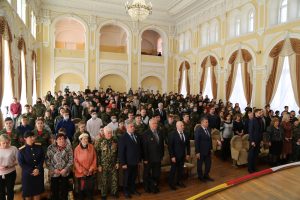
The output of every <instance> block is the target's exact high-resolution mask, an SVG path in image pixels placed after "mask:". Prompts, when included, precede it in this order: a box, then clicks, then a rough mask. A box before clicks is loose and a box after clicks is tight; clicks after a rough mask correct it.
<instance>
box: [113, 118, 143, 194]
mask: <svg viewBox="0 0 300 200" xmlns="http://www.w3.org/2000/svg"><path fill="white" fill-rule="evenodd" d="M126 129H127V132H126V133H125V134H124V135H122V137H121V138H120V139H119V149H118V154H119V159H120V165H121V167H122V169H123V171H124V174H123V187H124V194H125V197H126V198H131V194H137V195H140V193H139V192H138V191H137V190H136V187H135V180H136V177H137V171H138V164H139V163H140V161H141V149H140V147H141V145H140V140H139V138H138V137H136V136H135V135H134V124H133V122H129V123H128V124H126Z"/></svg>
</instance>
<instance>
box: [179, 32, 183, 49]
mask: <svg viewBox="0 0 300 200" xmlns="http://www.w3.org/2000/svg"><path fill="white" fill-rule="evenodd" d="M183 45H184V34H180V36H179V51H180V52H183V47H184V46H183Z"/></svg>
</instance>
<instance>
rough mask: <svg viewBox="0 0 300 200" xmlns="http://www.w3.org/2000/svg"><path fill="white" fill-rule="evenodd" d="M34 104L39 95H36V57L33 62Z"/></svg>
mask: <svg viewBox="0 0 300 200" xmlns="http://www.w3.org/2000/svg"><path fill="white" fill-rule="evenodd" d="M32 80H33V81H32V84H33V86H32V102H36V99H37V94H36V57H34V59H33V61H32Z"/></svg>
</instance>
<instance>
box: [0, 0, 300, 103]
mask: <svg viewBox="0 0 300 200" xmlns="http://www.w3.org/2000/svg"><path fill="white" fill-rule="evenodd" d="M276 1H277V0H276ZM271 2H273V0H266V1H256V0H252V1H250V2H249V3H251V4H252V5H253V7H254V8H255V10H256V11H255V31H254V32H253V33H248V34H244V35H242V36H240V37H236V38H230V37H229V31H228V20H229V16H230V12H231V11H229V12H226V13H225V14H224V15H222V16H217V17H214V19H216V20H218V21H219V22H220V27H219V30H220V34H219V38H220V40H219V42H217V43H216V44H212V45H208V46H202V45H201V44H202V42H201V24H197V25H195V24H193V23H192V22H189V23H191V24H190V28H187V29H186V30H182V31H190V32H191V41H192V45H191V47H192V48H191V49H189V50H187V51H185V52H181V53H179V51H178V49H179V40H178V39H179V38H178V36H179V34H181V32H180V31H181V30H180V29H178V28H177V27H176V29H175V28H174V31H172V26H170V27H169V26H157V27H158V28H159V29H160V30H161V31H162V32H164V33H166V35H167V41H163V43H164V44H167V45H168V46H167V48H168V52H167V53H168V55H163V57H156V56H153V57H151V56H140V52H138V51H139V47H140V44H141V38H140V36H141V34H142V33H139V32H136V31H135V30H136V29H135V28H136V27H134V26H133V25H132V23H129V22H128V21H126V20H123V19H118V20H117V23H115V24H118V25H120V26H122V27H127V28H128V30H129V33H130V34H131V35H130V36H128V41H129V43H130V44H131V46H130V48H129V52H127V53H110V52H101V49H100V47H99V46H101V41H100V42H99V41H98V42H99V43H97V40H100V36H99V33H100V30H99V29H98V27H100V26H101V24H102V23H103V22H104V21H106V20H107V19H104V18H101V17H96V16H93V15H92V14H91V15H90V16H88V15H75V14H72V13H70V12H68V11H67V10H66V11H56V12H52V11H49V12H46V11H45V12H41V13H40V15H41V19H40V20H38V21H39V22H40V24H38V26H37V40H35V39H34V38H33V37H32V36H31V34H30V19H29V16H28V19H27V24H29V25H27V26H25V25H24V23H23V22H22V21H21V20H20V19H19V18H18V16H16V15H15V13H13V12H15V11H13V8H12V7H11V6H10V5H8V3H7V1H0V7H1V9H2V8H3V9H4V10H5V12H3V13H4V14H5V16H6V17H7V18H10V20H9V25H10V26H11V30H12V31H13V34H14V35H15V36H16V38H15V39H14V42H13V44H12V45H13V48H12V54H13V55H18V51H17V48H16V41H17V38H18V36H19V35H21V34H23V35H24V37H25V42H26V47H27V49H28V52H29V53H28V56H27V62H28V63H27V66H28V72H29V73H30V72H31V71H32V67H31V66H32V64H31V63H30V54H31V51H32V50H33V49H35V50H36V52H37V60H38V63H37V64H38V65H37V84H38V85H37V89H38V96H41V95H44V94H45V93H46V92H47V91H48V90H52V91H53V90H55V89H57V87H59V86H58V85H56V88H53V86H54V85H55V80H54V77H55V73H57V74H59V73H61V72H59V71H55V67H58V66H59V65H57V66H56V60H55V59H56V58H59V59H60V60H59V62H65V63H70V65H66V66H75V67H74V68H73V67H72V68H71V67H66V68H64V73H68V74H80V76H79V75H77V76H78V77H80V78H78V77H77V78H76V79H74V77H73V78H70V77H68V76H62V77H59V80H58V81H59V83H62V82H66V81H69V80H72V81H76V82H77V80H79V82H80V85H81V86H82V87H83V88H84V87H85V85H84V84H87V85H89V86H90V87H91V88H94V87H97V88H98V87H99V83H100V84H101V86H103V87H106V86H108V85H112V86H113V87H115V88H114V89H115V90H118V89H119V90H121V91H125V90H127V88H126V87H127V86H128V87H132V88H133V89H134V90H135V89H137V88H138V87H139V84H140V83H141V85H146V86H150V85H151V84H152V82H151V81H148V78H146V79H145V80H140V78H141V77H148V76H150V77H153V79H156V81H157V80H160V79H159V78H158V76H160V77H162V78H161V79H162V81H163V83H161V82H160V89H161V88H162V87H163V86H165V85H164V84H165V83H164V81H165V79H166V78H167V80H166V83H167V84H166V92H170V91H175V92H177V85H178V76H179V73H178V72H179V71H178V68H179V65H180V63H181V62H182V61H184V60H187V61H188V62H189V63H190V64H191V70H190V81H191V82H190V84H191V93H193V94H196V93H198V92H199V82H200V77H201V70H200V64H201V63H202V61H203V59H204V58H205V57H206V56H208V55H213V56H215V57H216V58H217V61H218V63H219V65H218V70H217V82H218V98H223V99H224V98H225V95H226V92H225V85H226V81H227V77H228V59H229V57H230V55H231V54H232V52H233V51H235V50H237V49H238V48H239V47H241V48H246V49H247V50H248V51H249V52H250V53H252V55H253V57H254V60H255V62H254V67H253V69H252V71H253V80H252V81H253V86H254V91H253V99H252V100H253V101H252V105H253V106H258V107H262V106H264V96H265V94H264V92H265V84H266V80H267V78H268V77H267V71H268V67H267V58H268V54H269V51H270V49H271V48H272V47H273V46H274V45H276V43H277V42H278V41H280V40H282V39H284V38H285V37H287V35H289V36H290V37H296V38H300V23H299V22H300V20H299V19H300V18H297V19H294V20H291V21H290V22H287V23H283V24H277V25H269V21H270V20H269V19H268V17H269V15H270V13H271V12H276V10H271V11H269V6H270V5H271V4H272V3H271ZM247 4H248V3H247ZM30 5H31V4H30ZM243 6H245V5H244V4H243V5H242V6H240V7H237V8H235V9H242V7H243ZM28 8H29V9H31V7H30V6H28ZM44 13H46V14H44ZM62 15H69V16H72V17H74V18H76V19H80V20H81V24H82V25H84V26H85V27H84V28H85V34H86V38H85V39H86V41H84V43H82V44H85V45H84V46H83V45H82V46H80V45H79V46H78V48H79V49H81V50H74V51H73V50H72V51H70V50H64V49H59V50H57V49H54V47H55V37H54V35H55V34H54V31H55V25H54V23H55V21H56V20H58V21H59V18H60V17H61V16H62ZM214 19H209V21H211V20H214ZM107 21H108V20H107ZM112 21H113V20H112ZM111 23H114V22H111ZM187 25H188V24H187ZM146 26H147V24H143V23H141V24H140V27H139V28H140V31H141V30H142V29H143V28H144V27H146ZM152 27H156V25H154V26H152ZM24 30H25V32H26V34H24ZM175 30H176V31H175ZM174 33H175V34H174ZM123 39H124V38H123V37H122V42H123V41H124V40H123ZM121 44H122V43H121ZM58 46H60V47H61V44H59V45H58ZM109 46H110V45H108V46H106V45H105V44H103V46H102V48H107V49H108V50H109V51H110V50H111V51H116V52H120V51H121V49H123V45H120V46H117V47H116V49H110V47H109ZM99 49H100V51H99ZM166 59H167V62H166V67H167V70H166V73H165V72H164V71H163V70H161V69H160V68H159V67H160V66H161V65H164V64H165V63H164V62H165V61H166ZM97 60H98V62H97ZM108 61H109V63H108V64H107V63H105V62H108ZM78 62H83V63H84V66H85V68H83V69H81V68H80V66H79V65H78ZM13 63H19V60H18V56H13ZM103 63H104V64H105V66H102V64H103ZM124 63H125V64H124ZM143 63H146V64H147V66H148V69H147V70H148V71H147V73H146V72H144V71H145V69H144V68H142V67H141V66H142V64H143ZM71 64H72V65H71ZM110 64H111V65H114V66H116V67H115V68H114V70H111V69H110ZM100 65H101V66H102V68H101V70H102V71H101V70H100V67H99V66H100ZM139 65H140V66H139ZM149 66H150V67H151V66H153V67H152V68H150V67H149ZM76 67H77V68H78V69H76V70H77V71H76V70H74V69H75V68H76ZM117 67H118V68H117ZM126 67H128V68H126ZM149 68H150V69H149ZM161 68H162V67H161ZM162 69H163V68H162ZM78 71H79V72H78ZM99 71H101V72H102V73H103V74H109V75H108V76H107V77H104V78H103V79H102V80H101V81H100V80H97V79H98V78H97V76H99V77H102V75H103V74H101V73H100V72H99ZM104 72H105V73H104ZM114 72H119V73H117V74H122V77H123V78H121V76H117V75H111V74H116V73H114ZM151 72H155V73H153V74H151V75H148V74H150V73H151ZM14 73H15V74H18V69H17V64H15V65H14ZM142 73H144V74H143V76H141V74H142ZM146 75H147V76H146ZM71 76H74V75H71ZM155 76H157V77H156V78H154V77H155ZM82 77H83V78H82ZM73 79H74V80H73ZM125 80H126V81H125ZM138 80H139V81H140V82H139V81H138ZM18 81H19V80H18V79H17V78H15V79H14V83H15V84H14V85H15V89H16V91H17V85H18ZM29 82H30V81H29ZM30 83H31V82H30ZM126 83H128V84H127V85H126ZM153 83H154V81H153ZM28 87H30V84H29V85H28ZM28 92H29V93H30V91H28ZM28 96H31V94H29V95H28Z"/></svg>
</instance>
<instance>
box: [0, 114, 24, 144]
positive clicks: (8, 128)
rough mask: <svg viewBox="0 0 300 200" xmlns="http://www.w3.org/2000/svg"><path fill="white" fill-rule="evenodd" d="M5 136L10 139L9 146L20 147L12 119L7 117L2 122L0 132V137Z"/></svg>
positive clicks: (18, 136)
mask: <svg viewBox="0 0 300 200" xmlns="http://www.w3.org/2000/svg"><path fill="white" fill-rule="evenodd" d="M2 134H7V135H8V136H9V137H10V141H11V146H15V147H17V148H19V147H20V146H21V144H20V143H21V141H20V139H21V137H20V135H19V132H18V131H17V130H16V129H15V128H14V121H13V119H12V118H10V117H7V118H5V120H4V128H3V129H2V130H1V131H0V135H2Z"/></svg>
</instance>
